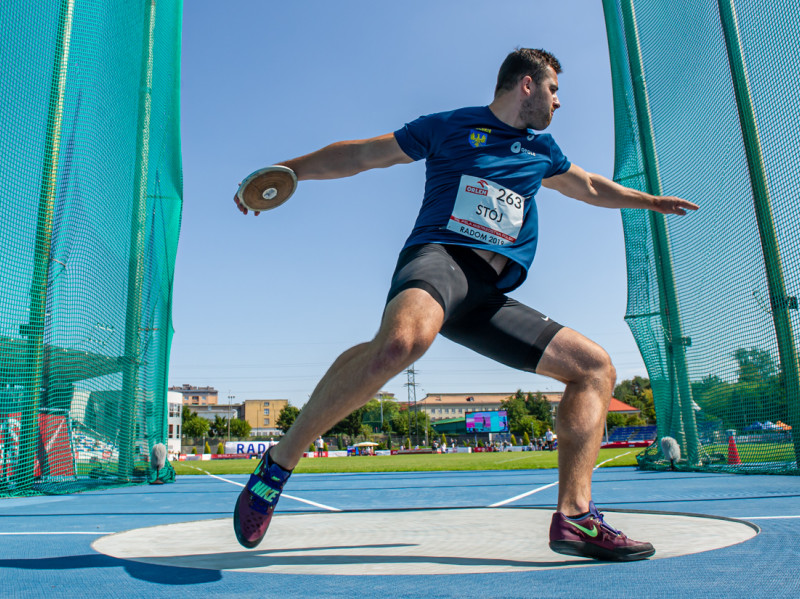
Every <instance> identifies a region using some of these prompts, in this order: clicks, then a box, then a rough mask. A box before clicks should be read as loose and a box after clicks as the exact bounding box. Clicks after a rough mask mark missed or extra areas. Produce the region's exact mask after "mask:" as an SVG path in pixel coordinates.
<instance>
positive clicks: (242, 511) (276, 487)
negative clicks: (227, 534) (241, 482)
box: [233, 450, 292, 549]
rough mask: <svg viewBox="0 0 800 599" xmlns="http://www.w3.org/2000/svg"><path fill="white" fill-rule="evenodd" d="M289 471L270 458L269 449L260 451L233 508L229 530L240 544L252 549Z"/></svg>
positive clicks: (262, 530)
mask: <svg viewBox="0 0 800 599" xmlns="http://www.w3.org/2000/svg"><path fill="white" fill-rule="evenodd" d="M291 474H292V471H291V470H284V469H283V468H281V467H280V466H278V464H276V463H275V462H273V461H272V458H270V457H269V450H267V451H266V452H265V453H264V457H263V458H261V461H260V462H259V463H258V466H256V470H255V472H253V474H251V475H250V480H249V481H248V482H247V485H245V488H244V489H242V492H241V493H240V494H239V498H238V499H237V500H236V507H235V508H234V510H233V530H234V532H235V533H236V539H237V540H238V541H239V543H240V544H241V545H242V546H244V547H247V548H248V549H252V548H253V547H256V546H257V545H258V544H259V543H260V542H261V539H263V538H264V535H265V534H267V528H269V523H270V521H271V520H272V512H274V511H275V506H276V505H278V499H280V496H281V491H283V486H284V485H285V484H286V481H287V480H289V476H291Z"/></svg>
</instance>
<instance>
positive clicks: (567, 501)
mask: <svg viewBox="0 0 800 599" xmlns="http://www.w3.org/2000/svg"><path fill="white" fill-rule="evenodd" d="M536 372H537V374H542V375H545V376H549V377H552V378H555V379H558V380H559V381H561V382H563V383H565V384H566V389H565V390H564V395H563V397H562V398H561V402H560V404H559V406H558V420H557V422H556V434H557V435H558V477H559V486H558V508H557V509H558V511H559V512H562V513H564V514H567V515H572V514H583V513H586V512H588V511H589V502H590V501H591V499H592V470H593V468H594V466H595V462H596V461H597V455H598V453H599V451H600V443H601V442H602V438H603V428H604V427H603V425H604V423H605V419H606V413H607V412H608V404H609V403H610V401H611V394H612V393H613V391H614V383H615V380H616V371H615V370H614V366H613V365H612V363H611V358H610V357H609V356H608V354H607V353H606V352H605V350H603V348H601V347H600V346H599V345H597V344H596V343H595V342H593V341H590V340H589V339H587V338H586V337H584V336H583V335H581V334H580V333H577V332H576V331H573V330H572V329H568V328H566V327H565V328H563V329H561V330H560V331H559V332H558V333H556V335H555V337H553V339H552V340H551V341H550V343H549V344H548V345H547V348H546V349H545V351H544V354H543V355H542V358H541V360H539V364H538V366H537V368H536Z"/></svg>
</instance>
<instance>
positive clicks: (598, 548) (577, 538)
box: [550, 501, 656, 562]
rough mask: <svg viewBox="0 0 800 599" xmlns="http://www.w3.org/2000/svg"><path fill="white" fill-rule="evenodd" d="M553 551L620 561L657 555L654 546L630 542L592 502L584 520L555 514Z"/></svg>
mask: <svg viewBox="0 0 800 599" xmlns="http://www.w3.org/2000/svg"><path fill="white" fill-rule="evenodd" d="M550 549H552V550H553V551H555V552H556V553H563V554H565V555H578V556H581V557H591V558H594V559H598V560H607V561H616V562H632V561H636V560H640V559H645V558H648V557H650V556H651V555H653V554H654V553H655V552H656V550H655V549H653V546H652V545H651V544H650V543H643V542H641V541H634V540H632V539H629V538H628V537H626V536H625V535H624V534H622V533H621V532H620V531H618V530H615V529H613V528H611V527H610V526H609V525H608V524H606V522H605V521H604V520H603V514H601V513H600V512H599V511H598V509H597V507H596V506H595V505H594V502H593V501H590V502H589V513H588V514H587V515H586V516H584V517H583V518H579V519H574V518H568V517H567V516H565V515H564V514H562V513H561V512H556V513H555V514H553V521H552V522H551V524H550Z"/></svg>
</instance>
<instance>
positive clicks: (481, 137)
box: [469, 128, 492, 148]
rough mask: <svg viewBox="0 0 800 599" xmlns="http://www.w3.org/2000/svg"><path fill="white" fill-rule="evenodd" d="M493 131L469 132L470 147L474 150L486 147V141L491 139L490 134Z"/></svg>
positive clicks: (474, 130)
mask: <svg viewBox="0 0 800 599" xmlns="http://www.w3.org/2000/svg"><path fill="white" fill-rule="evenodd" d="M491 132H492V130H491V129H482V128H479V129H470V130H469V145H471V146H472V147H473V148H480V147H481V146H485V145H486V139H487V138H488V137H489V133H491Z"/></svg>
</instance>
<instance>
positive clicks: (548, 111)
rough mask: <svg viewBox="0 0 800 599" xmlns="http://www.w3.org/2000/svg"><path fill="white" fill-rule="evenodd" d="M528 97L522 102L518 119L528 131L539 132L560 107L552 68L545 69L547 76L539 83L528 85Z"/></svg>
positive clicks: (545, 126)
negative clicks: (534, 130)
mask: <svg viewBox="0 0 800 599" xmlns="http://www.w3.org/2000/svg"><path fill="white" fill-rule="evenodd" d="M529 89H530V95H529V96H528V97H527V98H525V100H524V101H523V102H522V106H520V109H519V118H520V120H521V121H522V122H523V123H524V124H525V127H527V128H529V129H536V130H539V131H541V130H542V129H546V128H547V126H548V125H549V124H550V121H552V120H553V113H554V112H555V111H556V110H557V109H558V108H559V107H560V106H561V102H559V101H558V96H557V95H556V92H557V91H558V75H556V72H555V71H554V70H553V68H552V67H547V74H546V75H545V76H544V77H543V78H542V80H541V81H539V83H535V82H533V80H531V81H530V83H529Z"/></svg>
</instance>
